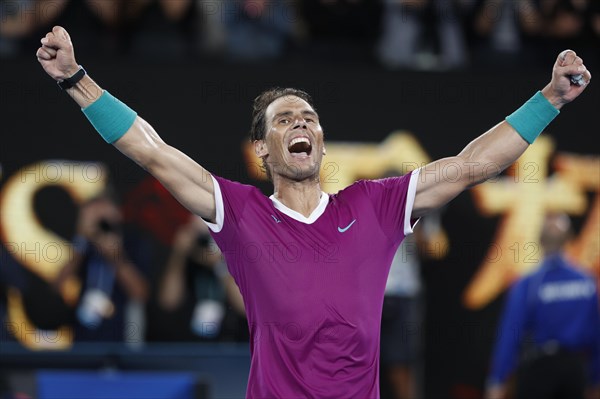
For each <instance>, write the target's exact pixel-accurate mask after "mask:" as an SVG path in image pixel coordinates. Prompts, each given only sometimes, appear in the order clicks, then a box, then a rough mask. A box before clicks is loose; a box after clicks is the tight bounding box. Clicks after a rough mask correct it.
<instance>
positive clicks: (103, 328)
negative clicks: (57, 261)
mask: <svg viewBox="0 0 600 399" xmlns="http://www.w3.org/2000/svg"><path fill="white" fill-rule="evenodd" d="M73 247H74V253H73V256H72V258H71V259H70V260H69V262H68V263H67V264H66V265H65V266H64V268H63V269H62V270H61V272H60V273H59V275H58V277H57V280H56V281H55V287H56V288H57V289H59V290H60V289H62V287H63V284H64V283H65V282H66V281H67V280H68V279H69V277H71V276H75V275H77V276H79V278H80V280H81V282H82V289H81V294H80V298H79V300H78V301H77V304H76V310H75V315H76V317H75V319H76V321H75V340H76V341H115V342H123V341H124V340H125V339H127V341H128V342H130V343H134V342H141V340H142V339H143V330H144V318H143V304H144V303H145V302H146V301H147V299H148V296H149V285H148V281H147V280H146V277H145V276H144V272H145V270H146V263H147V261H145V259H144V257H145V256H148V251H147V249H146V248H141V243H140V242H138V241H135V240H134V239H132V238H131V237H130V236H129V235H128V234H125V233H124V230H123V226H122V215H121V211H120V209H119V207H118V206H117V204H116V201H115V199H114V198H113V197H112V195H111V194H110V193H109V192H104V193H102V194H101V195H99V196H97V197H95V198H93V199H91V200H90V201H88V202H86V203H84V204H82V205H81V207H80V210H79V218H78V221H77V236H76V237H75V239H74V240H73Z"/></svg>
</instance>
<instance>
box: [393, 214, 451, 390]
mask: <svg viewBox="0 0 600 399" xmlns="http://www.w3.org/2000/svg"><path fill="white" fill-rule="evenodd" d="M440 229H441V225H440V218H439V214H434V215H430V216H427V217H426V218H423V220H421V221H420V222H419V224H418V225H417V226H416V227H415V231H414V233H413V234H411V235H409V236H407V237H406V238H405V239H404V241H402V244H400V247H398V250H397V251H396V255H395V256H394V259H393V260H392V265H391V268H390V273H389V276H388V280H387V283H386V286H385V297H384V302H383V312H382V318H381V369H382V377H383V380H384V381H385V383H384V384H382V385H383V387H387V386H389V389H390V390H391V392H390V395H384V394H383V393H384V392H385V391H384V388H383V387H382V397H386V396H389V397H390V398H394V399H418V398H421V397H422V392H423V391H422V387H420V384H419V381H420V380H421V375H420V373H419V370H420V368H421V367H422V366H423V364H422V352H421V349H422V348H421V344H422V343H421V341H420V339H419V338H420V336H421V333H422V331H423V330H422V322H423V318H422V314H423V308H424V304H423V292H422V291H423V286H422V282H421V265H420V264H421V259H420V256H419V254H420V253H427V252H422V249H426V248H427V243H426V242H427V241H428V240H431V239H433V237H434V236H436V235H438V234H440Z"/></svg>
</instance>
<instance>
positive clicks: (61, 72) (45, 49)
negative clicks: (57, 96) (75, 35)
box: [36, 26, 79, 80]
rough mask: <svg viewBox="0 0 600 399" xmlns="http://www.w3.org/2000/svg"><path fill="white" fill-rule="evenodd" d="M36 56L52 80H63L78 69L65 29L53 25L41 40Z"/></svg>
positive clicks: (71, 44) (69, 38)
mask: <svg viewBox="0 0 600 399" xmlns="http://www.w3.org/2000/svg"><path fill="white" fill-rule="evenodd" d="M41 42H42V47H40V48H39V49H38V51H37V52H36V56H37V59H38V61H39V62H40V64H42V67H43V68H44V71H46V73H47V74H48V75H50V76H51V77H52V79H54V80H64V79H66V78H69V77H71V76H73V75H74V74H75V73H76V72H77V70H78V69H79V65H78V64H77V62H76V61H75V53H74V51H73V43H71V37H70V36H69V34H68V33H67V31H66V30H65V29H64V28H62V27H60V26H55V27H54V28H53V29H52V32H49V33H48V34H47V35H46V36H45V37H44V38H43V39H42V40H41Z"/></svg>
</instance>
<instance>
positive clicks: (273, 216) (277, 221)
mask: <svg viewBox="0 0 600 399" xmlns="http://www.w3.org/2000/svg"><path fill="white" fill-rule="evenodd" d="M271 217H272V218H273V220H274V221H275V222H276V223H281V220H279V219H277V218H276V217H275V215H271Z"/></svg>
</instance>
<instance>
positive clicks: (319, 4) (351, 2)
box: [298, 0, 381, 62]
mask: <svg viewBox="0 0 600 399" xmlns="http://www.w3.org/2000/svg"><path fill="white" fill-rule="evenodd" d="M298 9H299V12H300V14H301V15H302V22H303V23H305V24H306V30H307V34H308V36H309V39H310V47H312V48H313V49H314V50H316V52H317V56H318V57H319V58H320V59H328V60H331V59H335V60H336V61H338V62H339V61H340V60H341V61H345V59H347V58H349V57H350V58H352V60H356V59H360V58H361V57H362V56H364V55H367V58H368V59H369V61H370V58H372V54H371V53H372V51H371V49H372V48H373V44H374V42H375V41H376V38H377V35H378V34H379V30H380V21H381V4H380V2H378V1H372V0H304V1H300V2H298Z"/></svg>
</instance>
